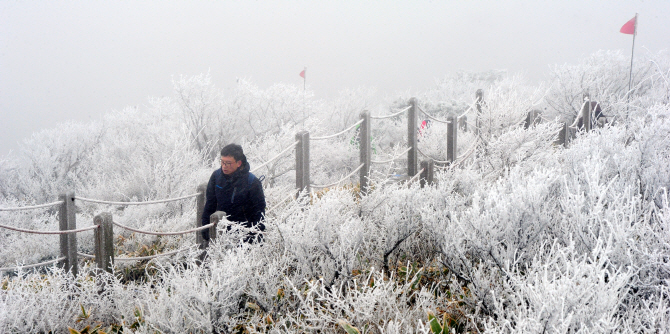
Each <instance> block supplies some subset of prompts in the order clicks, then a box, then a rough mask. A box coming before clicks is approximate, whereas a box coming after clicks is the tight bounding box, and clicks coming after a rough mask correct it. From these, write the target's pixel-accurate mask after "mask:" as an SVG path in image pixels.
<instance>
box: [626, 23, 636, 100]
mask: <svg viewBox="0 0 670 334" xmlns="http://www.w3.org/2000/svg"><path fill="white" fill-rule="evenodd" d="M636 35H637V13H635V27H634V28H633V47H632V48H631V52H630V73H629V74H628V94H627V95H628V101H630V89H631V84H632V83H633V56H634V55H635V36H636Z"/></svg>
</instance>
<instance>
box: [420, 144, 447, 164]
mask: <svg viewBox="0 0 670 334" xmlns="http://www.w3.org/2000/svg"><path fill="white" fill-rule="evenodd" d="M417 150H418V151H419V153H421V155H423V156H424V157H426V158H430V159H433V162H436V163H438V164H448V163H449V161H446V160H444V161H443V160H437V159H435V158H433V157H431V156H430V155H428V154H426V153H423V152H422V151H421V149H420V148H417Z"/></svg>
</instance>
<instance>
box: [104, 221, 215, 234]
mask: <svg viewBox="0 0 670 334" xmlns="http://www.w3.org/2000/svg"><path fill="white" fill-rule="evenodd" d="M112 224H114V225H116V226H118V227H120V228H123V229H126V230H129V231H133V232H137V233H142V234H151V235H180V234H186V233H192V232H197V231H201V230H205V229H208V228H210V227H212V226H214V225H216V223H211V224H207V225H203V226H200V227H196V228H192V229H190V230H185V231H177V232H152V231H143V230H138V229H134V228H132V227H129V226H126V225H123V224H120V223H117V222H115V221H113V222H112Z"/></svg>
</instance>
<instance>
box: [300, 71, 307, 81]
mask: <svg viewBox="0 0 670 334" xmlns="http://www.w3.org/2000/svg"><path fill="white" fill-rule="evenodd" d="M305 71H306V70H302V72H300V76H301V77H302V78H303V79H304V78H305Z"/></svg>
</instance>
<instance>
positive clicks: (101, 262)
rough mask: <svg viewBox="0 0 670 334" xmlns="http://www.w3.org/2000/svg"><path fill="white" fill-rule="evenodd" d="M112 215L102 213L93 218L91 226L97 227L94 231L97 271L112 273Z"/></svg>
mask: <svg viewBox="0 0 670 334" xmlns="http://www.w3.org/2000/svg"><path fill="white" fill-rule="evenodd" d="M112 221H113V220H112V214H111V213H109V212H103V213H101V214H99V215H97V216H95V218H93V224H95V225H98V228H97V229H95V230H94V235H93V237H94V239H95V263H96V264H97V267H98V269H101V270H104V271H106V272H108V273H111V272H112V266H113V265H114V224H113V223H112Z"/></svg>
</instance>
